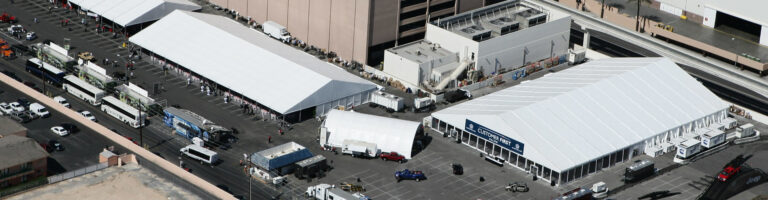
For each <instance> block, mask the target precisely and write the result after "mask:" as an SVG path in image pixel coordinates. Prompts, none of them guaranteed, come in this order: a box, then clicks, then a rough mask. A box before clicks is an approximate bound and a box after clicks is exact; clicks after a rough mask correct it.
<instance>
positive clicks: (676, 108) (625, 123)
mask: <svg viewBox="0 0 768 200" xmlns="http://www.w3.org/2000/svg"><path fill="white" fill-rule="evenodd" d="M727 109H728V104H726V103H725V102H724V101H722V100H721V99H720V98H718V97H717V96H715V95H714V94H713V93H712V92H710V91H709V90H707V89H706V88H705V87H704V86H703V85H702V84H701V83H699V82H698V81H696V80H695V79H694V78H692V77H691V76H689V75H688V74H686V73H685V72H684V71H683V70H682V69H680V68H679V67H678V66H677V65H676V64H675V63H673V62H672V61H670V60H669V59H666V58H612V59H602V60H596V61H592V62H588V63H585V64H582V65H579V66H575V67H572V68H569V69H566V70H563V71H560V72H556V73H552V74H548V75H545V76H544V77H541V78H538V79H535V80H532V81H529V82H524V83H521V84H520V85H517V86H514V87H510V88H507V89H504V90H501V91H498V92H495V93H492V94H489V95H486V96H483V97H480V98H476V99H474V100H471V101H468V102H465V103H462V104H459V105H456V106H452V107H449V108H446V109H444V110H440V111H438V112H435V113H433V114H432V118H433V119H432V121H431V123H432V124H431V127H432V128H434V129H437V130H438V131H440V132H454V131H456V132H458V133H459V135H460V137H462V139H464V141H463V142H464V143H465V144H467V145H469V146H472V147H474V148H478V150H480V151H485V152H489V153H493V154H495V155H499V156H501V157H503V158H504V159H507V160H508V161H509V162H510V163H511V164H512V165H516V166H519V167H521V168H523V169H530V168H529V167H531V166H535V167H536V168H537V170H541V171H539V172H538V173H539V175H541V176H543V177H545V178H549V175H550V172H551V174H552V178H553V179H555V180H557V179H558V177H557V174H563V175H564V176H565V174H564V173H566V172H570V173H569V175H570V177H565V178H563V177H560V178H561V179H560V180H561V182H566V181H569V180H572V179H574V178H578V177H579V176H581V175H582V174H583V175H586V174H588V173H592V172H595V171H596V170H600V168H601V167H607V166H612V165H613V164H614V163H616V162H621V161H624V160H628V159H627V158H631V157H632V156H633V155H637V154H640V153H641V152H642V151H644V150H645V149H646V148H650V147H654V146H658V145H660V144H662V143H664V142H667V141H668V140H670V139H671V138H676V137H680V136H681V135H682V134H683V133H685V132H690V131H694V129H696V128H700V127H705V126H708V125H709V124H712V123H714V122H719V121H720V120H722V119H725V118H726V117H727V113H726V111H727ZM466 138H469V139H466ZM486 141H487V142H486ZM500 149H501V150H500ZM518 158H519V159H518ZM515 161H522V164H521V163H520V162H517V163H515ZM526 161H528V162H526ZM595 165H597V167H595ZM542 171H544V172H545V173H544V174H542ZM575 172H578V173H576V177H573V175H574V174H573V173H575Z"/></svg>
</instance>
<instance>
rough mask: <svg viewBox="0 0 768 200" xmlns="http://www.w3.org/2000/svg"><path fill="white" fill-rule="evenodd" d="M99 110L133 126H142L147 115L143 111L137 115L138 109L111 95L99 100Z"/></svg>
mask: <svg viewBox="0 0 768 200" xmlns="http://www.w3.org/2000/svg"><path fill="white" fill-rule="evenodd" d="M101 111H104V112H106V113H107V114H109V115H111V116H112V117H115V118H117V119H118V120H120V121H123V122H125V123H126V124H128V125H130V126H131V127H133V128H139V126H144V117H145V116H147V114H146V113H144V112H142V113H141V116H139V109H136V108H134V107H131V106H130V105H128V104H126V103H124V102H122V101H120V100H119V99H117V98H115V97H113V96H107V97H104V99H102V100H101Z"/></svg>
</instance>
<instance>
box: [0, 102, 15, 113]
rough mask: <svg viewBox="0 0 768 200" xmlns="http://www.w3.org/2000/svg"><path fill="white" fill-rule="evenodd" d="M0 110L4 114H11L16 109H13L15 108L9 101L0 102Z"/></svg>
mask: <svg viewBox="0 0 768 200" xmlns="http://www.w3.org/2000/svg"><path fill="white" fill-rule="evenodd" d="M0 112H3V114H5V115H10V114H11V112H14V111H13V108H11V106H10V105H8V103H5V102H0Z"/></svg>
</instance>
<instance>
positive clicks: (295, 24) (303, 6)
mask: <svg viewBox="0 0 768 200" xmlns="http://www.w3.org/2000/svg"><path fill="white" fill-rule="evenodd" d="M310 1H311V0H290V2H288V7H289V8H290V9H291V11H290V12H291V13H290V15H288V24H286V27H287V28H288V30H290V32H291V35H292V36H294V37H296V38H299V39H300V40H302V41H307V38H308V37H309V2H310Z"/></svg>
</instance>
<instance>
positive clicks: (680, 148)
mask: <svg viewBox="0 0 768 200" xmlns="http://www.w3.org/2000/svg"><path fill="white" fill-rule="evenodd" d="M699 151H701V142H700V141H699V140H694V139H688V140H685V141H684V142H683V143H681V144H678V145H677V157H678V158H681V159H684V158H688V157H691V156H692V155H694V154H696V153H699Z"/></svg>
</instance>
